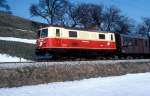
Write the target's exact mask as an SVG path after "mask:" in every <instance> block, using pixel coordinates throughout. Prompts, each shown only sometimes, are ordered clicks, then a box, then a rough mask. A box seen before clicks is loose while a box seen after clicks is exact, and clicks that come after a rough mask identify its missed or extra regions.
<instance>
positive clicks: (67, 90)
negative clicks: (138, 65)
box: [0, 73, 150, 96]
mask: <svg viewBox="0 0 150 96" xmlns="http://www.w3.org/2000/svg"><path fill="white" fill-rule="evenodd" d="M149 90H150V73H141V74H128V75H124V76H114V77H104V78H101V77H99V78H93V79H85V80H81V81H73V82H56V83H49V84H43V85H34V86H24V87H18V88H0V96H150V91H149Z"/></svg>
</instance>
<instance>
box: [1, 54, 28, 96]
mask: <svg viewBox="0 0 150 96" xmlns="http://www.w3.org/2000/svg"><path fill="white" fill-rule="evenodd" d="M20 61H21V62H25V61H27V60H26V59H23V58H18V57H12V56H9V55H7V54H0V62H20ZM0 96H1V95H0Z"/></svg>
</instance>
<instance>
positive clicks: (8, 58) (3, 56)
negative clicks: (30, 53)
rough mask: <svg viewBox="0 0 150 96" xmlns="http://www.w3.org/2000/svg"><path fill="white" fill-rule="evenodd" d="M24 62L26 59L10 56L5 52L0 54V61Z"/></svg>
mask: <svg viewBox="0 0 150 96" xmlns="http://www.w3.org/2000/svg"><path fill="white" fill-rule="evenodd" d="M20 61H21V62H25V61H27V60H26V59H23V58H18V57H11V56H9V55H7V54H0V62H20Z"/></svg>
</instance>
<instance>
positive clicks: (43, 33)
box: [38, 29, 48, 38]
mask: <svg viewBox="0 0 150 96" xmlns="http://www.w3.org/2000/svg"><path fill="white" fill-rule="evenodd" d="M47 36H48V29H42V30H39V31H38V37H39V38H44V37H47Z"/></svg>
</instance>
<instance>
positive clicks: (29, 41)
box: [0, 37, 36, 44]
mask: <svg viewBox="0 0 150 96" xmlns="http://www.w3.org/2000/svg"><path fill="white" fill-rule="evenodd" d="M0 40H3V41H15V42H22V43H29V44H35V43H36V40H34V39H22V38H15V37H0Z"/></svg>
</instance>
